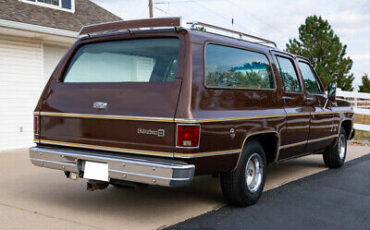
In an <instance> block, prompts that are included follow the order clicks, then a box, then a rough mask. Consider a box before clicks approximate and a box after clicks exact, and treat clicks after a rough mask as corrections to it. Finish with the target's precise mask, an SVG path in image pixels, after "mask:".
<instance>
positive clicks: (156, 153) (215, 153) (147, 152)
mask: <svg viewBox="0 0 370 230" xmlns="http://www.w3.org/2000/svg"><path fill="white" fill-rule="evenodd" d="M260 133H266V132H260ZM257 134H258V133H255V134H253V135H257ZM249 136H251V135H249ZM334 137H337V135H331V136H328V137H323V138H317V139H313V140H308V141H302V142H297V143H293V144H289V145H283V146H280V148H279V149H284V148H289V147H293V146H297V145H301V144H306V143H312V142H317V141H322V140H327V139H330V138H334ZM34 141H35V142H37V143H41V144H54V145H61V146H68V147H80V148H87V149H98V150H109V151H114V152H124V153H134V154H142V155H151V156H164V157H172V156H174V157H178V158H195V157H205V156H219V155H229V154H236V153H240V152H241V149H231V150H224V151H213V152H202V153H171V152H159V151H150V150H137V149H126V148H116V147H106V146H99V145H88V144H77V143H71V142H62V141H52V140H45V139H40V140H34Z"/></svg>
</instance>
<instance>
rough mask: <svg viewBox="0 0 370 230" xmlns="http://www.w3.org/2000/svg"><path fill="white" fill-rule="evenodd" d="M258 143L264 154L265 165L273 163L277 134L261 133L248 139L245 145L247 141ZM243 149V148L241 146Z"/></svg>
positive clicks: (277, 142) (276, 147) (277, 139)
mask: <svg viewBox="0 0 370 230" xmlns="http://www.w3.org/2000/svg"><path fill="white" fill-rule="evenodd" d="M252 140H255V141H258V142H259V143H260V144H261V146H262V148H263V150H264V151H265V154H266V161H267V164H270V163H273V162H274V161H275V158H276V154H277V152H278V146H279V145H278V144H279V138H278V135H277V133H272V132H271V133H262V134H257V135H253V136H251V137H248V138H247V140H246V141H245V143H247V142H248V141H252ZM243 147H244V146H243Z"/></svg>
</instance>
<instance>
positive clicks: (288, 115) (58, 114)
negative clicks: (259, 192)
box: [34, 110, 353, 123]
mask: <svg viewBox="0 0 370 230" xmlns="http://www.w3.org/2000/svg"><path fill="white" fill-rule="evenodd" d="M335 113H353V111H350V110H349V111H331V112H313V113H288V114H276V115H264V116H248V117H230V118H212V119H182V118H176V119H174V118H166V117H140V116H137V117H136V116H118V115H98V114H79V113H55V112H34V115H40V116H47V117H75V118H96V119H112V120H134V121H159V122H178V123H207V122H217V121H237V120H252V119H263V118H277V117H291V116H307V115H310V114H313V115H315V114H335Z"/></svg>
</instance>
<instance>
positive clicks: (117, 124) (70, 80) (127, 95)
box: [39, 39, 181, 157]
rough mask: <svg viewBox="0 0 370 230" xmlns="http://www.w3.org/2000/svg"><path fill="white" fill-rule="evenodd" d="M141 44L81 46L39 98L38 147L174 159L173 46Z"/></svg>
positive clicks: (176, 90)
mask: <svg viewBox="0 0 370 230" xmlns="http://www.w3.org/2000/svg"><path fill="white" fill-rule="evenodd" d="M145 40H150V39H142V40H140V41H139V42H138V41H133V42H132V41H131V42H127V41H118V42H116V43H114V42H109V43H108V44H107V42H105V44H101V43H99V45H94V46H92V47H89V46H88V47H86V46H83V47H82V48H80V49H79V51H77V53H76V54H75V55H74V58H73V59H72V61H71V64H70V66H69V68H68V71H67V73H66V75H65V76H64V80H62V81H60V82H54V83H52V84H50V85H49V90H46V91H45V92H46V93H44V94H45V95H43V96H42V101H43V102H42V105H41V107H40V128H39V129H40V131H39V132H40V133H39V138H40V143H44V144H55V145H63V146H70V147H80V148H91V149H101V150H109V151H116V152H125V153H133V154H145V155H156V156H166V157H172V156H173V152H174V147H175V131H176V128H175V123H174V117H175V113H176V107H177V100H178V96H179V92H180V86H181V79H178V78H176V77H175V76H174V75H175V73H176V68H177V63H178V59H177V58H178V53H176V52H175V51H176V50H175V48H176V47H175V45H176V44H175V43H173V41H172V40H168V39H167V40H166V39H163V40H165V43H164V42H163V41H158V40H159V39H156V40H155V41H154V42H153V41H150V42H148V41H145ZM152 40H153V39H152ZM125 42H126V43H125ZM171 42H172V43H171ZM161 45H162V46H167V47H165V48H163V47H159V48H160V49H158V46H161ZM96 46H98V47H96ZM117 47H118V48H117ZM177 48H178V47H177ZM151 49H152V50H151ZM81 50H82V51H81ZM160 50H162V51H160ZM163 50H164V51H163Z"/></svg>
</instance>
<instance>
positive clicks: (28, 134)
mask: <svg viewBox="0 0 370 230" xmlns="http://www.w3.org/2000/svg"><path fill="white" fill-rule="evenodd" d="M67 49H68V48H67V47H60V46H55V45H47V44H42V42H41V41H40V40H35V39H24V40H22V39H20V38H10V37H7V36H3V35H0V151H2V150H6V149H16V148H24V147H29V146H32V145H33V115H32V113H33V110H34V108H35V106H36V103H37V101H38V99H39V96H40V94H41V91H42V89H43V88H44V85H45V83H46V81H47V79H48V78H49V76H50V74H51V73H52V71H53V69H54V68H55V66H56V65H57V63H58V62H59V59H60V58H61V57H62V56H63V55H64V53H65V52H66V51H67Z"/></svg>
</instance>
